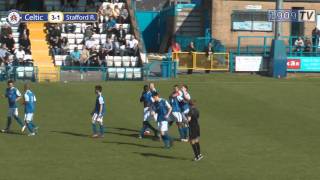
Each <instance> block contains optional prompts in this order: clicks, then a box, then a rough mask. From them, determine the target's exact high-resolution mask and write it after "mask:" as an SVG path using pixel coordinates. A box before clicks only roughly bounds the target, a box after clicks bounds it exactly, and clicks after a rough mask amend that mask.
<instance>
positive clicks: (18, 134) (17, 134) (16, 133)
mask: <svg viewBox="0 0 320 180" xmlns="http://www.w3.org/2000/svg"><path fill="white" fill-rule="evenodd" d="M1 134H10V135H16V136H24V134H22V133H18V132H14V131H10V132H7V133H1Z"/></svg>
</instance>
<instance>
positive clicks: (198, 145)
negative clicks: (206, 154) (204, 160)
mask: <svg viewBox="0 0 320 180" xmlns="http://www.w3.org/2000/svg"><path fill="white" fill-rule="evenodd" d="M195 145H196V147H197V151H198V153H199V154H201V152H200V144H199V142H197V143H195Z"/></svg>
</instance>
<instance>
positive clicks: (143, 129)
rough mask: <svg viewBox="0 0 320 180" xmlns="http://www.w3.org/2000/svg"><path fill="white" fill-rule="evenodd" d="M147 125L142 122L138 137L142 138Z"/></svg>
mask: <svg viewBox="0 0 320 180" xmlns="http://www.w3.org/2000/svg"><path fill="white" fill-rule="evenodd" d="M147 128H148V127H147V125H146V124H145V122H143V125H142V128H141V130H140V136H142V137H143V136H144V132H145V131H146V130H147Z"/></svg>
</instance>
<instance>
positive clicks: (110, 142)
mask: <svg viewBox="0 0 320 180" xmlns="http://www.w3.org/2000/svg"><path fill="white" fill-rule="evenodd" d="M103 143H106V144H117V145H128V146H136V147H142V148H154V149H160V148H162V147H159V146H148V145H144V144H137V143H129V142H115V141H109V142H107V141H104V142H103Z"/></svg>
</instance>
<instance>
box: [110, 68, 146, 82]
mask: <svg viewBox="0 0 320 180" xmlns="http://www.w3.org/2000/svg"><path fill="white" fill-rule="evenodd" d="M107 76H108V79H119V80H124V79H137V80H138V79H141V78H142V72H141V68H108V69H107Z"/></svg>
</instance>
